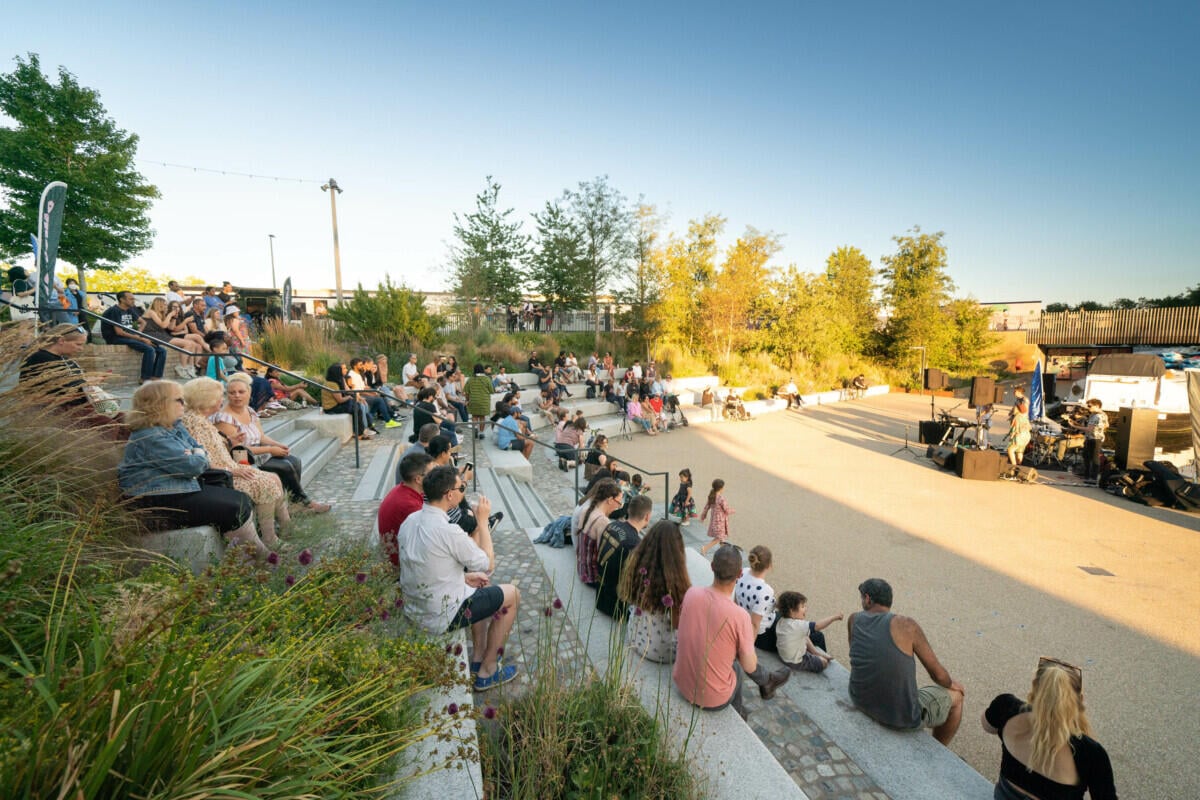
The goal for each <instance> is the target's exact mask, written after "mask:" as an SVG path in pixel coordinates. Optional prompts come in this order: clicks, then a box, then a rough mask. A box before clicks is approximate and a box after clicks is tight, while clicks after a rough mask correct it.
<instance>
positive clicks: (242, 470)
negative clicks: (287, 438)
mask: <svg viewBox="0 0 1200 800" xmlns="http://www.w3.org/2000/svg"><path fill="white" fill-rule="evenodd" d="M224 400H225V387H223V386H222V385H221V384H220V383H218V382H217V381H214V380H213V379H212V378H193V379H192V380H190V381H188V382H187V383H185V384H184V385H183V402H184V405H185V407H186V410H185V411H184V412H183V420H182V421H183V427H184V428H186V429H187V432H188V433H189V434H191V437H192V438H193V439H194V440H195V441H196V442H197V443H199V445H200V446H201V447H203V448H204V452H205V453H207V454H208V463H209V466H210V467H211V468H213V469H223V470H225V471H227V472H230V473H232V474H233V488H234V489H237V490H238V491H239V492H244V493H245V494H247V495H248V496H249V497H250V499H251V500H253V501H254V510H255V515H256V517H257V519H258V531H259V535H260V536H261V537H262V540H263V543H264V544H266V545H267V547H274V546H275V545H276V544H277V543H278V542H279V535H278V534H279V531H280V530H281V529H283V528H286V527H287V526H288V524H289V523H291V521H292V518H291V514H290V513H289V512H288V503H287V494H286V493H285V492H284V491H283V484H282V483H281V482H280V480H279V476H278V475H275V474H273V473H270V472H265V471H263V470H261V469H259V468H258V467H256V466H254V465H253V464H239V463H237V462H236V461H234V459H233V456H231V455H230V454H229V446H228V445H227V444H226V442H225V440H224V439H223V438H222V435H221V432H220V431H218V430H217V426H215V425H213V424H212V422H210V421H209V417H211V416H213V415H214V414H216V413H217V412H218V411H220V410H221V404H222V403H223V402H224ZM241 438H242V436H241V433H240V432H239V433H238V434H237V436H236V437H234V438H233V440H232V444H240V443H241V442H240V439H241Z"/></svg>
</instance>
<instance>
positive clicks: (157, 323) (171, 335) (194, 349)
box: [138, 297, 205, 378]
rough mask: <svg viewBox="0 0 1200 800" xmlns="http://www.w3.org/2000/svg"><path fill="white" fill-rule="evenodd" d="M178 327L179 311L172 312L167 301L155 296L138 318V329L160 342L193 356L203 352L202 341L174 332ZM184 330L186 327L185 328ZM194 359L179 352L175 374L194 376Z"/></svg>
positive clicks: (187, 376)
mask: <svg viewBox="0 0 1200 800" xmlns="http://www.w3.org/2000/svg"><path fill="white" fill-rule="evenodd" d="M178 327H179V312H178V309H176V310H175V311H174V312H172V311H171V310H170V308H169V307H168V306H167V301H166V300H164V299H163V298H161V297H156V298H154V299H153V300H151V301H150V307H149V308H147V309H146V310H145V311H144V312H142V316H141V317H139V318H138V329H139V330H140V331H141V332H142V333H144V334H146V335H147V336H149V337H150V338H151V339H155V340H157V341H160V342H164V343H166V344H169V345H171V346H172V347H178V348H180V349H181V350H186V351H187V352H188V353H190V354H191V355H193V356H197V355H199V354H201V353H203V352H204V349H205V348H204V341H203V340H199V341H197V339H199V337H194V338H193V337H192V336H191V335H188V336H182V335H179V334H176V333H175V332H174V330H175V329H176V328H178ZM185 330H186V329H185ZM195 363H196V362H195V359H190V358H188V356H187V355H186V354H185V353H180V354H179V364H178V365H176V367H175V374H176V375H178V376H179V377H181V378H194V377H196V368H195Z"/></svg>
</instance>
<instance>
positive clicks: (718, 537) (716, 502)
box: [700, 478, 734, 556]
mask: <svg viewBox="0 0 1200 800" xmlns="http://www.w3.org/2000/svg"><path fill="white" fill-rule="evenodd" d="M710 511H711V512H712V517H711V519H709V520H708V539H709V540H708V543H707V544H705V545H704V546H703V547H701V548H700V555H702V556H705V555H708V551H709V550H710V549H711V548H713V547H716V546H717V545H722V544H725V540H726V539H728V538H729V515H730V514H732V513H734V512H733V509H732V508H730V507H729V503H728V502H726V501H725V481H723V480H721V479H720V478H714V479H713V482H712V491H710V492H709V493H708V502H707V503H705V504H704V510H703V511H701V512H700V521H701V522H704V518H705V517H707V516H708V515H709V512H710Z"/></svg>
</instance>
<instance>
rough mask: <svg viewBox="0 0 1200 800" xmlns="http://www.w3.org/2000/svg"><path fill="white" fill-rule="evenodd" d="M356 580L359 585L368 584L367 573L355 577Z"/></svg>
mask: <svg viewBox="0 0 1200 800" xmlns="http://www.w3.org/2000/svg"><path fill="white" fill-rule="evenodd" d="M354 580H356V581H357V582H359V583H366V582H367V573H365V572H360V573H358V574H357V575H355V576H354Z"/></svg>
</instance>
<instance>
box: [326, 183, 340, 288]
mask: <svg viewBox="0 0 1200 800" xmlns="http://www.w3.org/2000/svg"><path fill="white" fill-rule="evenodd" d="M321 191H322V192H329V211H330V213H331V214H332V215H333V279H334V281H335V287H334V288H335V289H336V290H337V302H338V305H339V306H340V305H341V304H342V254H341V252H340V251H339V250H338V228H337V196H338V195H339V194H341V192H342V187H340V186H338V184H337V181H336V180H334V179H333V178H330V179H329V183H327V184H325V185H324V186H322V187H321Z"/></svg>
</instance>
